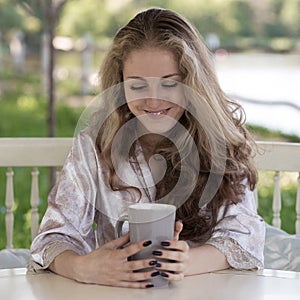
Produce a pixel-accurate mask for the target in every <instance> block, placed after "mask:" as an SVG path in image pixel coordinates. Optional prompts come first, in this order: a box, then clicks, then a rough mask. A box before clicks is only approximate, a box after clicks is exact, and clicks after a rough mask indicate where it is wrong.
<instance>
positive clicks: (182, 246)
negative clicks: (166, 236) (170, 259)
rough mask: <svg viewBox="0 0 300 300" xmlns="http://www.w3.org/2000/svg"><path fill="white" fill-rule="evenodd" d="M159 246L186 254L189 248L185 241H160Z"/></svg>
mask: <svg viewBox="0 0 300 300" xmlns="http://www.w3.org/2000/svg"><path fill="white" fill-rule="evenodd" d="M161 245H162V246H163V247H164V248H166V249H172V250H178V251H181V252H188V251H189V249H190V247H189V245H188V243H187V242H186V241H170V240H166V241H162V242H161Z"/></svg>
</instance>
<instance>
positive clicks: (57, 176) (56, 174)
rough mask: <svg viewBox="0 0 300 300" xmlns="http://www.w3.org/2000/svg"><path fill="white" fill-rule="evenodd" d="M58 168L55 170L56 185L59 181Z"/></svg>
mask: <svg viewBox="0 0 300 300" xmlns="http://www.w3.org/2000/svg"><path fill="white" fill-rule="evenodd" d="M60 172H61V171H60V168H58V167H57V168H56V172H55V176H56V177H55V183H57V182H58V180H59V177H60Z"/></svg>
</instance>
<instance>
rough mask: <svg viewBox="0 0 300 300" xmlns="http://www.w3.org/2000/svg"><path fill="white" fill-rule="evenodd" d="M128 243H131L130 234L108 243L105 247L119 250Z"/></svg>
mask: <svg viewBox="0 0 300 300" xmlns="http://www.w3.org/2000/svg"><path fill="white" fill-rule="evenodd" d="M128 242H129V233H127V234H125V235H123V236H121V237H119V238H117V239H115V240H112V241H110V242H108V243H107V244H105V247H107V248H109V249H118V248H120V247H122V246H124V245H126V244H127V243H128Z"/></svg>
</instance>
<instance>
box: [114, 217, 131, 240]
mask: <svg viewBox="0 0 300 300" xmlns="http://www.w3.org/2000/svg"><path fill="white" fill-rule="evenodd" d="M125 221H128V215H124V216H122V217H120V218H119V219H118V221H117V224H116V236H117V238H119V237H120V236H121V235H122V227H123V224H124V222H125Z"/></svg>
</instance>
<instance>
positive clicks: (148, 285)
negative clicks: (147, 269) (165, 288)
mask: <svg viewBox="0 0 300 300" xmlns="http://www.w3.org/2000/svg"><path fill="white" fill-rule="evenodd" d="M152 287H154V285H153V284H147V285H146V288H147V289H148V288H152Z"/></svg>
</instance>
